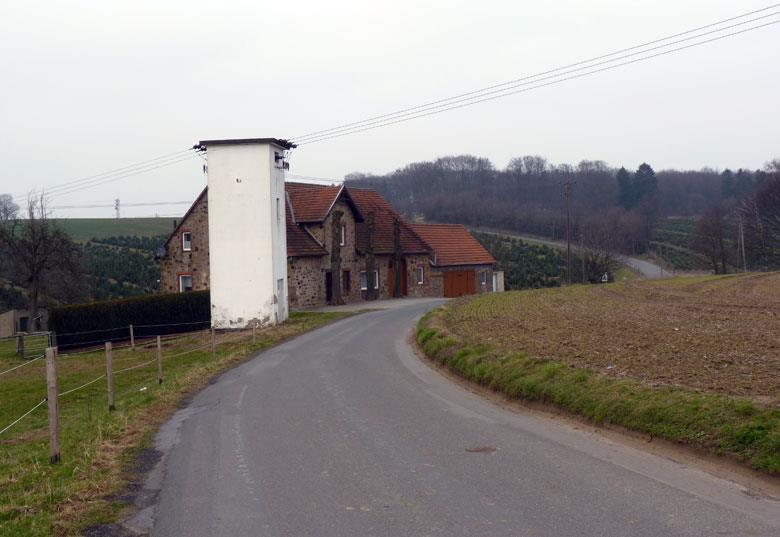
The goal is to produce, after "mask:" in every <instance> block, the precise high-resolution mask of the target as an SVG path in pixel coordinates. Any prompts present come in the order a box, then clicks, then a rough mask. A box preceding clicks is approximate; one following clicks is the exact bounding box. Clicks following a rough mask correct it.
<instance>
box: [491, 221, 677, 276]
mask: <svg viewBox="0 0 780 537" xmlns="http://www.w3.org/2000/svg"><path fill="white" fill-rule="evenodd" d="M477 231H481V232H483V233H492V234H494V235H503V236H505V237H514V238H516V239H521V240H523V241H526V242H530V243H535V244H543V245H545V246H552V247H553V248H559V249H560V248H564V249H565V248H566V243H565V242H561V241H554V240H552V239H542V238H539V237H531V236H529V235H519V234H517V233H512V232H509V231H496V230H492V229H479V228H477ZM578 248H579V246H578V245H577V244H576V243H575V244H572V249H573V250H574V251H577V249H578ZM617 258H618V261H620V262H621V263H623V264H624V265H626V266H628V267H630V268H631V269H633V270H634V271H636V272H638V273H639V274H640V275H641V276H643V277H644V278H653V279H655V278H670V277H672V276H674V273H672V272H671V271H669V270H664V268H663V267H662V266H660V265H656V264H655V263H651V262H650V261H645V260H644V259H639V258H638V257H629V256H625V255H619V256H618V257H617Z"/></svg>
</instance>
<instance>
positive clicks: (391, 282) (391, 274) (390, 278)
mask: <svg viewBox="0 0 780 537" xmlns="http://www.w3.org/2000/svg"><path fill="white" fill-rule="evenodd" d="M387 285H388V291H389V293H390V295H391V296H393V297H394V298H400V297H402V296H406V294H407V282H406V259H402V260H401V293H400V294H396V292H395V262H394V260H393V259H391V260H390V265H389V270H388V271H387Z"/></svg>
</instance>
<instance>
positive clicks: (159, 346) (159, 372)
mask: <svg viewBox="0 0 780 537" xmlns="http://www.w3.org/2000/svg"><path fill="white" fill-rule="evenodd" d="M162 379H163V377H162V344H161V343H160V336H157V384H162Z"/></svg>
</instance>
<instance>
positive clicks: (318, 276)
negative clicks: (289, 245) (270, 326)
mask: <svg viewBox="0 0 780 537" xmlns="http://www.w3.org/2000/svg"><path fill="white" fill-rule="evenodd" d="M325 258H326V256H322V257H294V258H290V259H288V261H287V293H288V295H287V296H288V299H289V301H290V307H291V308H311V307H314V306H322V305H324V304H325V271H324V270H323V263H324V262H325V261H324V260H325Z"/></svg>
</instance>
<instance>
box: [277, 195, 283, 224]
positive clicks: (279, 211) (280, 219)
mask: <svg viewBox="0 0 780 537" xmlns="http://www.w3.org/2000/svg"><path fill="white" fill-rule="evenodd" d="M281 221H282V210H281V208H280V204H279V198H276V223H277V224H278V223H280V222H281Z"/></svg>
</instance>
